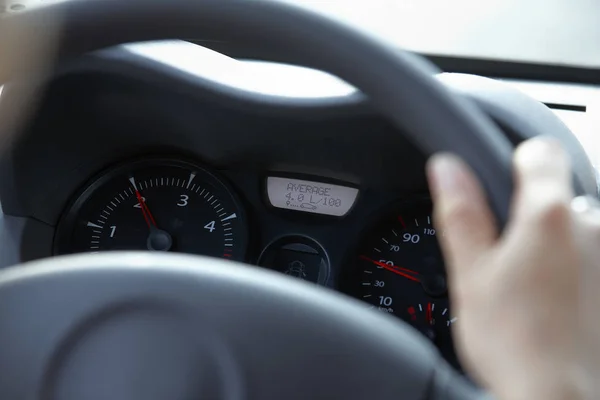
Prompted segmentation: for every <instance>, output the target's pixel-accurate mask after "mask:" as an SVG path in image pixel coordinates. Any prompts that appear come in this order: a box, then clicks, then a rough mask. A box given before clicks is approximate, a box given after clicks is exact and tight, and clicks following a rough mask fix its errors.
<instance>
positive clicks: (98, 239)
mask: <svg viewBox="0 0 600 400" xmlns="http://www.w3.org/2000/svg"><path fill="white" fill-rule="evenodd" d="M246 236H247V234H246V226H245V222H244V214H243V210H242V207H241V205H240V203H239V200H238V199H237V197H236V196H235V194H234V193H233V191H232V189H231V188H230V187H228V186H227V185H226V184H225V183H224V182H223V181H222V180H221V179H219V178H217V177H216V176H215V175H213V174H212V173H210V172H208V171H206V170H205V169H203V168H201V167H199V166H197V165H195V164H192V163H188V162H182V161H178V160H170V159H146V160H142V161H136V162H131V163H127V164H124V165H121V166H118V167H116V168H114V169H110V170H108V171H106V172H104V173H102V174H101V175H100V176H99V177H98V178H97V179H94V180H93V181H92V182H91V183H90V184H88V185H87V186H86V187H85V188H83V190H82V192H81V193H80V194H79V195H78V196H77V198H76V200H75V201H74V202H73V204H71V205H70V206H69V207H68V209H67V210H66V211H65V213H64V215H63V217H62V218H61V221H60V222H59V225H58V229H57V234H56V237H55V253H56V254H65V253H77V252H96V251H106V250H152V251H171V252H183V253H193V254H203V255H209V256H213V257H222V258H226V259H232V260H243V259H244V254H245V251H246Z"/></svg>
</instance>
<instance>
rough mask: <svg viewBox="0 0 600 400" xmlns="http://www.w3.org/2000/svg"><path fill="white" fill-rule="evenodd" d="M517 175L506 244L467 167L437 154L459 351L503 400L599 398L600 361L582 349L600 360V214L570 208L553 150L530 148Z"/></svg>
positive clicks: (434, 163) (563, 160)
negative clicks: (597, 368)
mask: <svg viewBox="0 0 600 400" xmlns="http://www.w3.org/2000/svg"><path fill="white" fill-rule="evenodd" d="M514 169H515V178H516V189H515V196H514V201H513V206H512V210H511V218H510V221H509V223H508V225H507V227H506V229H505V231H504V232H503V234H502V235H500V234H499V232H498V229H497V227H496V225H495V222H494V219H493V216H492V213H491V211H490V209H489V207H488V204H487V202H486V199H485V197H484V193H483V191H482V188H481V186H480V185H479V183H478V181H477V179H476V178H475V176H474V175H473V174H472V173H471V171H470V170H469V168H468V167H467V166H466V165H465V164H464V163H462V162H461V161H460V160H459V159H457V158H456V157H453V156H450V155H438V156H434V157H433V158H432V160H431V161H430V163H429V165H428V176H429V181H430V186H431V192H432V195H433V197H434V204H435V210H434V219H435V223H436V225H437V229H438V232H443V234H442V235H439V237H440V241H441V246H442V249H443V251H444V255H445V258H446V266H447V268H448V278H449V283H450V296H451V302H452V306H453V312H454V314H455V316H456V317H458V321H457V323H456V324H455V325H454V328H453V329H454V331H453V332H454V338H455V341H456V346H457V351H458V353H459V356H460V357H461V360H462V362H463V364H464V367H465V368H466V369H467V370H468V371H469V372H470V373H471V374H472V375H473V376H474V377H475V378H476V379H478V380H479V381H480V383H481V384H482V385H483V386H484V387H487V388H488V389H489V390H491V392H492V393H493V394H494V395H496V396H497V397H498V398H499V399H507V400H508V399H510V400H512V399H545V400H551V399H579V398H583V397H585V396H586V395H587V394H588V393H590V394H591V393H593V394H594V395H595V394H597V393H598V392H597V391H596V392H593V389H592V388H591V387H590V386H587V385H589V384H590V383H591V382H593V380H589V381H587V380H586V375H585V373H586V371H593V370H592V369H589V368H591V367H592V365H593V362H594V361H595V360H596V361H597V360H598V357H589V358H588V360H587V361H588V362H587V364H584V362H583V361H584V360H583V357H582V353H581V350H582V347H581V346H585V347H586V348H585V349H584V350H586V351H591V350H593V351H595V352H596V354H598V353H599V352H600V333H598V327H599V323H598V322H597V321H598V320H599V319H600V316H598V310H600V308H595V311H593V310H594V308H593V306H596V307H597V306H598V305H599V304H598V303H600V301H599V300H600V296H599V295H597V294H596V293H600V272H599V271H598V270H599V269H600V265H599V263H600V261H598V260H600V211H596V209H595V207H586V206H585V204H583V203H586V202H585V201H584V200H582V199H578V200H577V201H576V202H575V203H573V207H571V201H572V196H573V193H572V189H571V172H570V167H569V162H568V157H567V155H566V154H565V153H564V152H563V151H562V149H561V148H560V146H559V145H558V144H557V143H555V142H554V141H550V140H543V139H533V140H530V141H528V142H526V143H524V144H523V145H521V146H520V147H519V148H518V149H517V151H516V153H515V158H514ZM586 204H588V203H586ZM586 271H588V272H587V273H588V274H589V273H594V272H595V275H593V276H590V277H589V279H590V280H591V279H593V281H589V282H588V284H589V285H590V287H591V288H593V290H594V291H593V292H591V294H592V295H593V296H590V299H595V300H596V303H595V304H593V303H591V301H588V302H587V303H586V304H587V305H586V306H584V305H583V304H582V302H581V301H580V300H581V298H582V297H581V295H582V293H583V292H582V282H584V281H583V280H582V276H583V275H584V274H585V273H586ZM586 307H587V308H588V310H587V311H586V312H589V314H587V316H586V317H585V318H587V319H588V320H593V321H587V322H588V326H587V327H584V326H583V325H582V322H583V321H582V318H581V316H582V312H583V311H582V309H585V308H586ZM584 340H589V341H588V342H584ZM593 351H592V352H591V353H587V354H591V355H592V356H593V355H594V353H593ZM586 367H587V368H588V369H587V370H586V369H585V368H586ZM595 389H597V388H595Z"/></svg>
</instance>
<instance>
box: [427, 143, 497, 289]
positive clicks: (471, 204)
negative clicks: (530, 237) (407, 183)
mask: <svg viewBox="0 0 600 400" xmlns="http://www.w3.org/2000/svg"><path fill="white" fill-rule="evenodd" d="M427 176H428V180H429V187H430V191H431V193H432V195H433V203H434V213H433V215H434V222H435V225H436V229H437V231H438V232H441V235H439V236H438V238H439V240H440V244H441V247H442V251H443V253H444V257H445V259H446V265H447V268H448V270H449V273H450V275H453V276H455V277H458V278H460V276H463V274H464V273H466V272H467V270H468V269H470V268H472V267H473V266H474V264H475V261H476V260H477V259H479V258H480V257H481V256H482V255H483V253H484V252H487V251H488V250H489V249H490V248H491V247H492V246H493V245H494V243H495V242H496V239H497V237H498V230H497V227H496V225H495V222H494V218H493V216H492V213H491V211H490V209H489V206H488V204H487V201H486V198H485V195H484V193H483V190H482V188H481V186H480V184H479V182H478V180H477V178H476V177H475V175H474V174H473V172H472V171H471V169H470V168H469V167H468V166H467V165H466V164H465V163H464V162H463V161H461V160H460V159H459V158H458V157H456V156H453V155H450V154H439V155H435V156H433V157H432V158H431V159H430V160H429V163H428V165H427Z"/></svg>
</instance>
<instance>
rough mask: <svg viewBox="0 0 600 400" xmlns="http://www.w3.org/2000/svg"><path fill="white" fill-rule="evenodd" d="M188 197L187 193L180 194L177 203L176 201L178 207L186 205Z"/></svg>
mask: <svg viewBox="0 0 600 400" xmlns="http://www.w3.org/2000/svg"><path fill="white" fill-rule="evenodd" d="M189 198H190V197H189V196H188V195H185V194H182V195H181V196H179V203H177V206H178V207H185V206H187V205H188V199H189Z"/></svg>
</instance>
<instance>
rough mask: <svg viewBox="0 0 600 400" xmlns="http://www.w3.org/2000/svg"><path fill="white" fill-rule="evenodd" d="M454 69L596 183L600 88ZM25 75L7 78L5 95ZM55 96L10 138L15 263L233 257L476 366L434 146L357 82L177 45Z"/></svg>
mask: <svg viewBox="0 0 600 400" xmlns="http://www.w3.org/2000/svg"><path fill="white" fill-rule="evenodd" d="M439 79H440V81H441V82H443V83H444V84H446V85H447V86H448V87H449V88H450V90H453V91H455V92H457V93H459V95H462V96H466V97H467V98H469V99H471V100H472V101H473V102H475V103H476V104H477V105H478V106H480V107H481V108H482V110H484V111H485V112H486V113H487V114H488V115H490V117H491V118H492V119H493V120H494V121H495V122H496V123H497V124H498V125H499V126H500V127H501V128H502V129H503V131H504V132H505V133H506V135H507V137H508V138H509V139H510V140H511V141H512V142H513V143H514V144H517V143H519V142H521V141H522V140H525V139H527V138H528V137H532V136H536V135H539V134H546V135H552V136H555V137H557V138H558V139H559V140H561V141H562V142H563V144H564V145H565V147H567V149H568V150H569V152H570V153H571V155H572V157H573V160H574V168H575V174H576V179H577V180H578V181H579V183H580V184H581V185H582V186H583V187H585V188H586V190H587V191H588V192H593V193H597V185H596V178H595V172H594V170H593V168H592V164H591V162H590V159H591V160H596V154H597V153H594V150H593V149H591V148H592V147H593V139H590V135H589V132H588V131H587V127H588V124H589V123H590V122H589V121H590V119H591V118H593V115H596V117H597V114H593V113H592V111H593V110H594V109H596V110H597V105H598V104H600V103H599V102H598V98H600V91H599V89H598V88H595V87H592V86H585V87H584V85H580V86H577V85H570V86H568V87H566V86H560V85H555V86H554V88H555V90H554V91H552V90H550V91H548V90H547V89H548V88H551V87H553V86H552V85H550V84H544V83H536V82H524V81H510V82H502V81H499V80H492V79H488V78H483V77H479V76H474V75H464V74H442V75H440V76H439ZM25 85H26V83H25V82H14V83H12V84H10V85H8V86H7V87H6V88H5V91H4V93H3V95H2V101H4V102H10V101H11V98H12V96H13V93H17V92H18V91H19V90H23V87H24V86H25ZM515 87H518V88H519V89H520V90H517V89H515ZM543 88H545V89H546V91H544V89H543ZM556 88H562V89H560V90H559V91H558V92H560V93H562V94H563V96H564V94H565V93H567V92H568V93H569V96H571V97H573V96H575V97H577V96H580V98H581V99H585V104H584V105H585V107H586V108H585V109H584V114H586V112H587V114H586V116H585V118H586V122H585V123H582V122H581V118H583V117H581V116H579V115H578V116H577V117H574V116H573V115H572V114H569V117H568V118H566V117H565V120H566V121H567V122H569V123H572V124H573V125H572V127H574V126H577V129H576V130H577V132H576V134H577V133H579V132H583V130H584V129H585V132H584V133H581V134H580V136H579V139H578V138H576V136H574V135H573V134H572V132H571V131H570V130H569V128H568V127H567V126H566V125H565V124H564V123H563V122H562V121H561V120H560V119H559V118H558V117H557V114H555V113H553V112H552V111H550V109H549V108H548V107H546V106H544V105H543V104H542V103H541V101H543V102H546V103H548V104H549V105H551V106H554V107H555V108H559V109H560V112H563V111H574V112H579V111H581V110H579V111H577V110H573V109H569V108H565V107H562V108H561V107H559V106H560V105H561V104H563V103H567V101H563V100H562V99H558V98H556V93H557V90H556ZM565 88H566V89H565ZM524 92H528V93H530V94H533V95H534V97H536V98H533V97H529V96H528V95H526V94H524ZM41 93H42V97H41V101H40V103H39V105H38V107H37V109H36V111H35V113H34V115H35V117H34V118H31V119H30V120H29V122H28V123H27V124H26V125H24V126H22V127H20V129H19V130H18V134H16V133H15V132H16V131H15V132H13V131H10V132H4V133H5V136H4V137H5V138H7V140H5V141H4V144H3V149H2V150H3V156H2V158H1V159H0V198H1V200H2V208H3V212H4V215H3V217H2V221H1V222H2V224H1V225H0V235H1V243H2V249H1V250H0V255H1V260H0V261H1V266H9V265H13V264H16V263H19V262H24V261H29V260H33V259H38V258H44V257H51V256H55V255H62V254H70V253H79V252H97V251H106V250H144V251H146V250H147V251H176V252H185V253H192V254H199V255H208V256H212V257H219V258H225V259H229V260H233V261H238V262H243V263H247V264H251V265H255V266H258V267H260V268H267V269H270V270H273V271H275V272H277V273H283V274H286V275H289V276H290V277H291V278H295V279H301V280H304V281H306V282H307V283H309V284H317V285H321V286H323V287H327V288H329V289H332V290H336V291H339V292H342V293H345V294H347V295H350V296H352V297H355V298H357V299H358V300H360V301H362V302H363V303H364V304H366V305H367V306H368V307H371V308H373V309H376V310H378V311H381V312H385V313H389V314H392V315H394V316H395V317H399V318H401V319H402V320H404V321H407V322H408V323H410V324H411V325H412V326H413V327H414V328H416V329H417V330H419V331H421V332H422V333H423V334H424V335H425V336H427V337H428V338H429V339H431V340H432V341H433V342H434V343H435V344H436V345H437V347H438V348H439V349H440V351H441V352H442V354H443V355H444V356H445V358H446V359H447V360H448V361H449V362H450V363H451V364H453V365H455V366H456V367H459V364H458V361H457V360H456V355H455V354H454V350H453V346H452V340H451V327H452V324H454V323H455V322H456V318H455V317H454V316H453V315H452V312H451V307H450V304H449V302H448V288H447V285H446V278H445V271H444V265H443V258H442V255H441V251H440V249H439V246H438V243H437V239H436V235H437V234H438V233H437V232H436V229H435V226H434V223H433V222H434V221H433V218H432V216H431V208H432V204H431V200H430V198H429V195H428V190H427V184H426V179H425V174H424V167H425V162H426V156H425V155H424V154H422V153H421V152H420V151H419V150H418V149H417V148H416V147H415V146H414V145H413V144H412V143H410V142H409V141H407V140H406V139H405V137H404V135H403V134H402V132H401V131H399V130H398V129H397V128H396V127H394V126H392V124H391V123H389V122H388V121H387V120H385V119H383V118H382V117H380V116H379V115H377V114H376V113H375V112H374V111H373V110H372V109H371V108H370V107H369V102H368V99H366V98H364V96H362V95H361V94H360V93H359V92H357V91H356V90H354V89H353V88H352V87H351V86H349V85H347V84H346V83H344V82H342V81H340V80H338V79H337V78H335V77H331V76H329V75H327V74H324V73H321V72H319V71H312V70H307V69H304V68H299V67H294V66H288V65H280V64H271V63H264V62H256V61H238V60H234V59H232V58H229V57H226V56H223V55H221V54H219V53H216V52H213V51H210V50H208V49H205V48H203V47H200V46H197V45H195V44H191V43H188V42H183V41H170V42H157V43H143V44H131V45H124V46H119V47H117V48H112V49H108V50H104V51H101V52H97V53H93V54H90V55H88V56H86V57H83V58H80V59H77V60H72V62H70V63H67V64H65V65H62V66H60V68H59V69H58V70H56V71H55V72H54V74H53V77H52V79H51V80H50V81H49V82H48V83H47V85H45V86H44V87H43V88H42V89H41ZM582 93H583V94H582ZM544 96H546V98H548V99H549V100H547V99H546V98H544ZM552 96H555V97H554V98H552ZM569 101H571V100H570V99H569ZM582 101H583V100H582ZM574 102H575V103H577V102H579V99H576V100H575V101H574ZM578 104H579V103H578ZM563 106H564V104H563ZM431 112H432V117H435V110H432V111H431ZM559 116H561V117H564V115H559ZM583 127H585V128H583ZM580 142H584V143H585V144H586V149H584V148H583V147H582V146H581V144H580ZM586 150H587V153H586Z"/></svg>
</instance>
